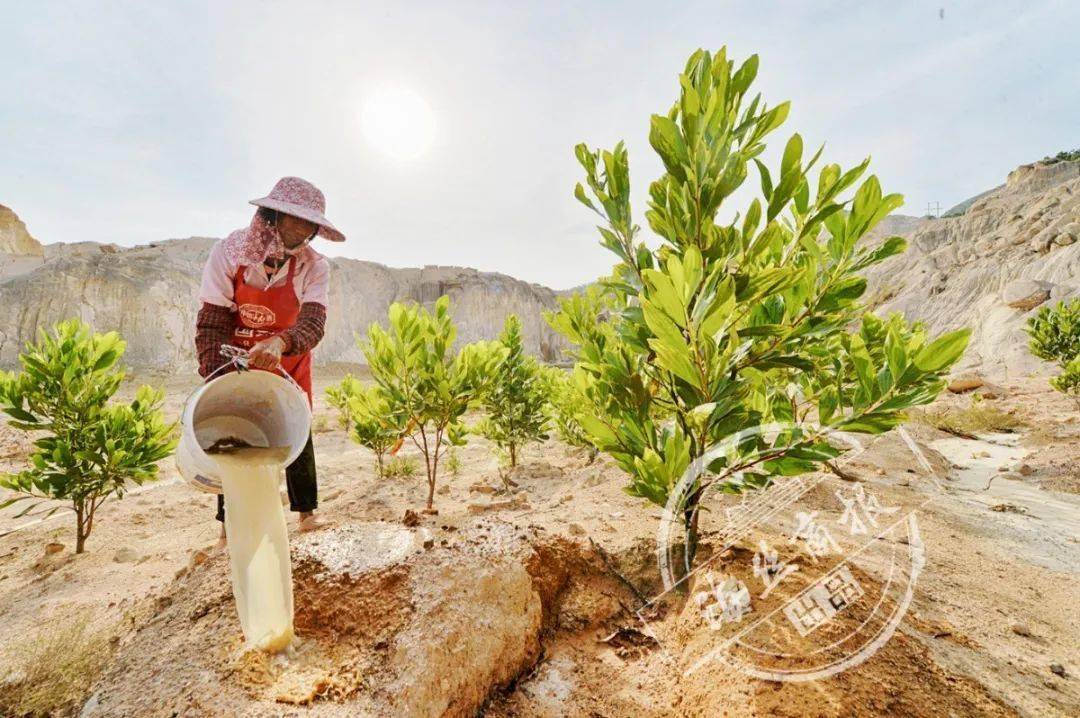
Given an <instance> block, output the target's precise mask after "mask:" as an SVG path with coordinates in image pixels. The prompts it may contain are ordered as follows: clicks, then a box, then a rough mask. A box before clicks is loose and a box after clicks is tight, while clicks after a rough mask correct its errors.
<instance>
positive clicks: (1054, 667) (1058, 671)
mask: <svg viewBox="0 0 1080 718" xmlns="http://www.w3.org/2000/svg"><path fill="white" fill-rule="evenodd" d="M1050 672H1051V673H1053V674H1054V675H1055V676H1059V677H1061V678H1067V677H1068V675H1069V674H1068V672H1066V670H1065V666H1063V665H1061V664H1060V663H1051V664H1050Z"/></svg>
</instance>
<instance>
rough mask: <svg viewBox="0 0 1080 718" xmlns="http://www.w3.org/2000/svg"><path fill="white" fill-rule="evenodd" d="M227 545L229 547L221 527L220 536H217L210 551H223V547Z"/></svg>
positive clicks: (223, 528) (223, 529)
mask: <svg viewBox="0 0 1080 718" xmlns="http://www.w3.org/2000/svg"><path fill="white" fill-rule="evenodd" d="M228 545H229V539H228V538H227V537H226V536H225V527H224V526H222V527H221V535H220V536H218V540H217V543H216V544H214V548H213V549H212V550H213V551H214V552H217V551H224V550H225V547H226V546H228Z"/></svg>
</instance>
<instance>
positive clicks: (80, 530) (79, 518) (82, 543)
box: [75, 504, 86, 553]
mask: <svg viewBox="0 0 1080 718" xmlns="http://www.w3.org/2000/svg"><path fill="white" fill-rule="evenodd" d="M84 513H85V507H84V505H83V504H76V505H75V553H82V552H83V550H84V549H85V548H86V527H85V524H84V523H83V515H84Z"/></svg>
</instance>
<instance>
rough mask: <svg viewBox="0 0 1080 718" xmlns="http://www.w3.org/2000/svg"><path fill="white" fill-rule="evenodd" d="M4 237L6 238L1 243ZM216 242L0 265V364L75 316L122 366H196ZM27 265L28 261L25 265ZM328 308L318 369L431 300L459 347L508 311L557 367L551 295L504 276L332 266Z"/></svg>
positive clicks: (56, 254) (70, 249) (490, 329)
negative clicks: (122, 358)
mask: <svg viewBox="0 0 1080 718" xmlns="http://www.w3.org/2000/svg"><path fill="white" fill-rule="evenodd" d="M0 236H2V235H0ZM213 242H214V240H213V239H208V238H198V237H193V238H190V239H179V240H169V241H166V242H160V243H155V244H149V245H144V246H139V247H133V248H125V247H118V246H116V245H107V244H96V243H93V242H82V243H77V244H60V245H46V246H45V247H44V249H43V250H42V248H41V246H40V245H37V248H38V253H39V256H37V257H30V256H29V255H15V256H16V257H18V258H19V259H20V263H18V264H15V263H11V264H8V265H5V266H3V267H0V272H2V273H0V305H2V306H4V307H5V308H6V311H5V312H4V314H3V316H2V317H0V365H4V366H9V365H11V364H12V363H14V361H15V359H16V356H17V354H18V352H19V350H20V349H21V348H22V346H23V344H24V342H26V341H27V340H28V339H30V338H32V337H33V336H34V333H35V332H36V331H37V328H38V327H39V326H42V325H49V324H51V323H53V322H55V321H57V320H59V319H63V318H65V317H72V316H79V317H82V318H83V319H84V320H86V321H88V322H89V323H91V324H92V325H93V326H94V327H95V328H96V329H98V330H101V331H104V330H110V329H115V330H118V331H120V332H121V333H122V334H123V336H124V338H125V339H126V340H127V342H128V350H127V354H126V361H127V363H128V364H129V365H131V366H133V367H136V368H139V369H151V370H172V369H190V368H191V367H193V366H194V357H193V346H194V322H195V313H196V311H197V306H196V300H195V297H196V293H197V290H198V281H199V275H200V272H201V268H202V264H203V261H204V259H205V257H206V255H207V253H208V252H209V250H210V247H211V246H212V244H213ZM30 259H33V261H29V260H30ZM330 265H331V274H330V293H331V310H330V313H329V319H328V322H327V331H326V338H325V339H324V340H323V342H322V343H321V344H320V345H319V348H318V349H317V351H316V354H315V357H316V361H317V362H319V363H324V364H325V363H331V362H362V361H363V357H362V355H361V353H360V351H359V349H357V347H356V342H355V339H354V337H355V334H356V333H357V332H364V331H365V330H366V329H367V327H368V325H369V324H370V323H371V322H374V321H378V320H382V319H384V318H385V317H386V309H387V307H388V306H389V305H390V303H391V302H394V301H399V300H412V301H419V302H433V301H434V300H435V299H437V298H438V297H439V296H440V295H442V294H448V295H449V296H450V300H451V308H452V311H453V313H454V316H455V318H456V320H457V324H458V340H459V342H468V341H473V340H476V339H480V338H493V337H495V336H496V335H497V334H498V333H499V332H500V331H501V329H502V324H503V320H504V318H505V316H506V315H507V314H509V313H511V312H513V313H516V314H517V315H518V316H519V317H521V320H522V324H523V331H524V334H525V338H526V342H527V347H528V348H529V349H530V350H531V351H532V352H533V353H535V354H537V355H539V356H541V357H543V358H545V359H548V360H554V359H557V358H559V355H560V351H561V348H562V347H563V344H562V340H561V338H560V337H559V336H558V335H556V334H555V333H554V332H553V331H552V330H551V329H550V328H549V327H548V326H547V324H546V323H545V322H544V320H543V317H542V316H541V312H542V310H544V309H550V308H552V307H554V306H555V303H556V300H555V293H554V292H553V291H552V290H550V289H548V288H546V287H541V286H539V285H535V284H529V283H526V282H522V281H519V280H516V279H513V278H511V277H507V276H505V275H501V274H494V273H487V272H479V271H477V270H475V269H468V268H462V267H435V266H429V267H424V268H422V269H393V268H390V267H385V266H383V265H381V264H376V263H374V262H360V261H356V260H351V259H332V260H331V262H330Z"/></svg>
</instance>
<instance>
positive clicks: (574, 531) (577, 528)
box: [567, 524, 587, 536]
mask: <svg viewBox="0 0 1080 718" xmlns="http://www.w3.org/2000/svg"><path fill="white" fill-rule="evenodd" d="M567 530H568V531H569V532H570V535H571V536H584V535H585V534H586V533H587V532H586V531H585V528H584V527H583V526H582V525H581V524H570V526H569V528H568V529H567Z"/></svg>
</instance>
